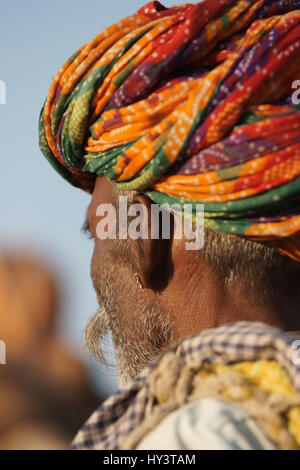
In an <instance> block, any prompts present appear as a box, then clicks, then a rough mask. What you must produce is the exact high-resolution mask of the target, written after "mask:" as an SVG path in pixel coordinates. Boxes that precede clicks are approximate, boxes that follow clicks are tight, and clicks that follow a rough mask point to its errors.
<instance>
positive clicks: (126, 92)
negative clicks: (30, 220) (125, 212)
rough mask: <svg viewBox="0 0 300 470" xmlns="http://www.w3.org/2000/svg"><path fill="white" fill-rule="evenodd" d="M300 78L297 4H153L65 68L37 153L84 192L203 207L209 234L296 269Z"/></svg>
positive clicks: (282, 0) (299, 248) (262, 0)
mask: <svg viewBox="0 0 300 470" xmlns="http://www.w3.org/2000/svg"><path fill="white" fill-rule="evenodd" d="M299 78H300V0H275V1H270V0H251V1H246V0H240V1H234V0H204V1H203V2H200V3H197V4H185V5H182V6H178V7H174V8H165V7H163V6H162V5H161V4H160V3H159V2H151V3H149V4H148V5H146V6H145V7H143V8H142V9H141V10H139V11H138V12H137V14H135V15H133V16H130V17H127V18H125V19H123V20H121V21H120V22H119V23H117V24H114V25H112V26H110V27H108V28H107V29H105V30H104V31H103V32H101V33H100V34H98V35H97V36H96V37H95V38H94V39H92V40H91V41H90V42H89V43H87V44H86V45H84V46H83V47H81V48H80V49H79V50H78V51H77V52H76V53H75V54H74V55H73V56H72V57H71V58H70V59H69V60H68V61H67V62H66V63H65V64H64V65H63V66H62V68H61V69H60V70H59V72H58V73H57V75H56V77H55V78H54V80H53V83H52V85H51V88H50V90H49V94H48V97H47V99H46V102H45V105H44V107H43V109H42V112H41V116H40V124H39V134H40V148H41V150H42V152H43V153H44V155H45V156H46V158H47V159H48V160H49V161H50V162H51V164H52V165H53V166H54V167H55V168H56V170H58V171H59V172H60V173H61V174H62V175H63V176H64V177H65V178H66V179H68V180H69V181H70V182H71V183H72V184H74V185H75V186H80V187H81V188H83V189H85V190H88V191H91V190H92V188H93V184H94V180H95V175H100V176H106V177H108V178H109V179H111V180H114V181H115V182H116V183H117V184H118V185H119V186H120V188H122V189H125V190H126V189H128V190H129V189H133V190H138V191H143V192H145V193H146V194H147V195H149V196H150V198H151V199H152V200H153V201H155V202H157V203H160V204H167V205H168V204H169V205H170V204H173V203H179V204H181V205H183V204H184V203H186V202H192V203H193V205H194V206H195V207H196V204H197V203H204V208H205V223H206V227H207V228H211V229H215V230H219V231H224V232H228V233H234V234H237V235H242V236H246V237H249V238H253V239H256V240H263V241H266V240H271V241H272V243H274V244H275V245H276V246H277V247H278V249H279V250H280V251H281V252H283V253H285V254H288V255H289V256H291V257H293V258H294V259H296V260H300V236H299V232H300V109H299V105H297V104H296V103H295V102H294V103H293V101H295V100H293V99H292V96H293V93H294V91H295V90H294V89H293V87H292V84H293V82H294V81H295V80H296V79H299Z"/></svg>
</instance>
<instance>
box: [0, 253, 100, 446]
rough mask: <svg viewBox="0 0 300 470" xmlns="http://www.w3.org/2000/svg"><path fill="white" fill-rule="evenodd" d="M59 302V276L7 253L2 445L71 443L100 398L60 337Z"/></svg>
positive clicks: (2, 273)
mask: <svg viewBox="0 0 300 470" xmlns="http://www.w3.org/2000/svg"><path fill="white" fill-rule="evenodd" d="M58 307H59V292H58V287H57V284H56V281H55V279H54V277H53V274H52V273H51V272H50V270H49V269H48V268H47V267H46V266H45V265H44V264H43V263H42V262H41V261H39V260H36V259H34V257H33V256H31V255H25V254H17V253H9V254H8V253H5V254H4V253H2V255H1V257H0V338H1V340H2V341H4V342H5V344H6V364H5V365H2V366H1V368H0V416H1V419H0V448H1V449H5V450H8V449H62V448H65V447H66V445H67V444H68V442H69V441H70V439H71V438H72V436H73V435H74V433H75V431H76V428H78V426H80V424H81V423H82V422H83V421H84V420H85V419H86V418H87V417H88V415H89V413H90V412H91V410H92V409H93V407H95V406H96V403H97V402H98V400H96V397H95V396H94V394H93V393H92V392H91V391H90V388H89V385H88V379H87V371H86V368H85V366H84V365H83V364H82V363H81V362H80V361H79V360H78V359H76V358H75V357H74V356H73V355H72V354H71V353H70V352H69V351H67V349H66V348H65V346H63V344H62V343H61V340H60V339H59V338H57V334H56V320H57V314H58V311H59V308H58ZM74 409H76V413H74Z"/></svg>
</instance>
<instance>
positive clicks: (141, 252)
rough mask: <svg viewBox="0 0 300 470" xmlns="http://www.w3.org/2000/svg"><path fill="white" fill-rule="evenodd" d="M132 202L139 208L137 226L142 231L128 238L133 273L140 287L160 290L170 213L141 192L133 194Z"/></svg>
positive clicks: (166, 263)
mask: <svg viewBox="0 0 300 470" xmlns="http://www.w3.org/2000/svg"><path fill="white" fill-rule="evenodd" d="M135 204H138V205H139V207H140V208H141V209H142V214H141V218H140V221H141V224H140V225H141V226H140V229H141V233H142V234H143V236H141V237H140V238H139V239H138V240H131V242H132V254H133V257H134V262H135V263H134V264H135V266H136V269H137V274H138V276H139V278H140V280H141V282H142V284H143V286H144V287H146V288H150V289H155V290H161V289H162V288H163V286H164V285H165V284H166V283H167V280H168V275H169V272H170V263H171V261H170V253H171V243H172V239H173V230H174V228H173V225H174V221H173V215H172V214H171V213H169V212H166V209H164V208H161V207H160V206H158V205H157V204H154V203H152V201H151V200H150V199H149V198H148V197H146V196H144V195H142V194H138V195H137V196H136V197H135ZM154 205H155V206H156V207H155V208H154V210H153V206H154ZM151 208H152V211H151ZM155 211H156V213H155ZM163 214H164V215H165V217H164V216H163ZM163 224H168V225H169V227H167V226H166V225H164V226H163Z"/></svg>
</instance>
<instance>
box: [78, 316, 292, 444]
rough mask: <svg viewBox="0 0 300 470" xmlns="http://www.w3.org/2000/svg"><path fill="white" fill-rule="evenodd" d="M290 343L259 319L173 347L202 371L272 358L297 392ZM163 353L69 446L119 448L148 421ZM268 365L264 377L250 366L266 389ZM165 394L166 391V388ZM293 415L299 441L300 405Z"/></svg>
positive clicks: (269, 374) (282, 387)
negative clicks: (153, 390) (287, 376)
mask: <svg viewBox="0 0 300 470" xmlns="http://www.w3.org/2000/svg"><path fill="white" fill-rule="evenodd" d="M293 341H294V340H293V339H292V338H291V337H289V336H288V335H286V334H284V333H283V332H281V331H280V330H278V329H276V328H273V327H270V326H267V325H264V324H262V323H253V322H236V323H231V324H227V325H224V326H221V327H219V328H214V329H211V330H207V331H203V332H201V333H200V334H198V335H197V336H194V337H192V338H188V339H186V340H184V341H182V342H181V343H180V344H179V345H177V346H176V347H174V348H173V349H172V351H174V352H175V353H176V355H177V356H179V357H180V358H182V362H183V363H185V364H192V365H193V369H194V370H201V368H202V367H206V370H207V367H208V366H210V365H211V366H212V367H214V368H218V367H221V365H227V364H228V365H232V364H236V366H235V368H238V369H239V370H244V369H245V368H247V369H249V368H250V369H251V367H252V366H251V365H249V363H248V364H247V362H246V361H259V362H261V361H264V360H270V361H276V362H277V363H279V364H280V365H281V366H282V367H283V368H284V369H285V371H286V372H287V374H288V375H289V377H290V380H291V383H292V386H293V387H294V388H295V389H296V390H297V391H298V392H299V391H300V363H299V360H296V359H297V357H298V358H299V352H298V353H297V351H296V349H295V347H294V346H293V344H294V343H293ZM164 357H165V355H162V357H161V358H160V360H159V361H158V363H156V364H155V365H151V366H149V367H148V368H147V369H145V370H144V372H143V373H142V374H141V375H140V376H139V377H137V378H136V379H135V380H134V381H133V383H132V384H131V385H130V386H129V387H127V388H125V389H123V390H121V391H119V392H118V393H117V394H115V395H113V396H111V397H110V398H109V399H108V400H106V401H105V402H104V403H103V404H102V405H101V406H100V407H99V408H98V410H96V411H95V412H94V413H93V414H92V416H91V417H90V419H89V420H88V421H87V423H86V424H85V425H84V426H83V427H82V429H81V430H80V431H79V433H78V434H77V436H76V437H75V439H74V441H73V443H72V446H71V448H72V449H74V450H76V449H112V450H113V449H120V448H123V447H124V443H126V441H128V437H129V436H130V435H131V434H132V433H133V432H134V431H135V430H136V429H137V428H138V427H139V426H140V425H141V424H142V423H143V421H145V420H146V419H147V416H148V410H149V405H150V404H151V401H152V400H153V397H152V396H151V393H150V383H151V377H152V376H153V373H154V372H155V371H156V370H157V368H158V367H159V365H160V363H161V362H162V361H163V360H164ZM238 363H240V364H238ZM271 364H272V365H271V367H270V368H269V370H268V372H267V373H266V374H263V375H262V374H261V371H260V370H259V368H258V367H256V366H255V365H254V367H253V368H252V370H253V372H254V374H255V375H256V376H257V377H258V376H260V379H259V380H262V381H264V382H265V383H266V384H267V385H268V379H270V378H271V382H270V384H269V385H270V386H271V387H273V386H274V385H275V388H276V381H277V380H278V377H277V375H278V372H276V373H275V375H274V376H273V377H272V367H273V368H274V364H273V363H271ZM254 369H255V371H254ZM275 371H276V369H275ZM203 373H205V371H204V372H203ZM269 385H268V386H269ZM290 387H291V385H289V384H287V383H286V381H285V380H284V378H283V377H282V375H280V378H279V389H280V390H279V391H281V392H282V393H283V395H286V394H289V392H290ZM172 390H175V387H172ZM277 392H278V384H277ZM287 392H288V393H287ZM164 394H165V395H166V394H167V390H166V389H164ZM298 397H299V394H298ZM277 398H278V397H277ZM162 399H164V397H162ZM298 401H299V400H298ZM294 414H296V416H294V423H293V426H294V429H295V430H296V429H297V431H295V432H296V433H297V435H298V437H299V439H300V413H299V406H298V408H297V410H295V411H294ZM299 442H300V441H299ZM299 445H300V444H299Z"/></svg>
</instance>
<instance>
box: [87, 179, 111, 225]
mask: <svg viewBox="0 0 300 470" xmlns="http://www.w3.org/2000/svg"><path fill="white" fill-rule="evenodd" d="M113 188H114V183H112V182H111V181H109V180H108V179H107V178H106V177H104V176H98V177H97V178H96V182H95V186H94V190H93V194H92V199H91V202H90V204H89V206H88V209H87V217H88V218H91V217H93V216H95V214H96V209H97V207H98V206H99V205H100V204H113V201H114V198H113Z"/></svg>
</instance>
